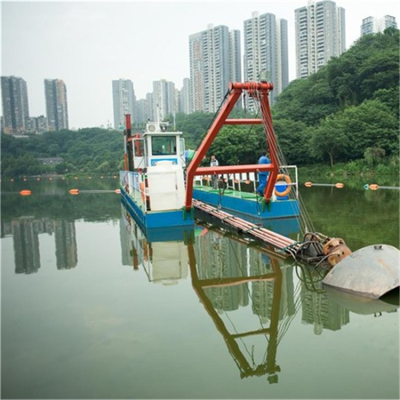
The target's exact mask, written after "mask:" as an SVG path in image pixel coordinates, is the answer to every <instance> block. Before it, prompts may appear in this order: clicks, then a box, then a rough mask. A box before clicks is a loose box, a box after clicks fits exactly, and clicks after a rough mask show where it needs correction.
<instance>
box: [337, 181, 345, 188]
mask: <svg viewBox="0 0 400 400" xmlns="http://www.w3.org/2000/svg"><path fill="white" fill-rule="evenodd" d="M335 187H337V188H338V189H341V188H343V187H344V183H340V182H338V183H337V184H336V185H335Z"/></svg>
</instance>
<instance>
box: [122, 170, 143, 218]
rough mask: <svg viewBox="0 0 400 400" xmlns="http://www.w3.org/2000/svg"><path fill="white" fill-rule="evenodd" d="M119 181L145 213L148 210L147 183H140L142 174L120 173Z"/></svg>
mask: <svg viewBox="0 0 400 400" xmlns="http://www.w3.org/2000/svg"><path fill="white" fill-rule="evenodd" d="M119 180H120V186H121V189H123V190H124V192H125V193H126V194H127V195H128V196H129V197H130V198H131V199H132V200H134V201H135V202H136V204H137V205H138V207H140V208H141V209H142V210H143V211H147V210H148V204H147V201H146V198H148V192H147V188H146V187H145V182H144V181H141V182H140V174H139V173H138V172H132V171H120V173H119Z"/></svg>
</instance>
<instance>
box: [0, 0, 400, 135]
mask: <svg viewBox="0 0 400 400" xmlns="http://www.w3.org/2000/svg"><path fill="white" fill-rule="evenodd" d="M335 3H336V5H337V6H339V7H343V8H344V9H345V11H346V49H349V48H350V47H351V45H352V44H353V42H354V41H355V40H357V39H358V38H359V37H360V28H361V24H362V20H363V19H364V18H367V17H369V16H373V17H376V18H382V17H383V16H384V15H392V16H394V17H395V18H396V20H397V21H399V19H400V18H399V8H398V6H397V3H396V2H395V1H392V0H389V1H384V2H380V3H377V2H372V1H371V2H365V1H359V0H352V1H346V2H345V1H343V0H342V1H335ZM228 4H229V5H228ZM307 4H308V2H307V1H299V0H294V1H290V2H287V1H285V2H277V1H274V2H271V1H269V2H251V3H244V2H233V3H227V2H215V3H214V2H187V1H186V2H148V3H144V2H132V1H131V2H124V3H107V2H96V3H90V2H86V3H79V2H71V3H61V2H60V3H58V2H52V3H45V2H41V3H37V2H23V3H22V2H21V3H20V2H7V3H3V4H2V27H3V28H2V39H3V40H2V43H3V45H2V71H1V75H3V76H11V75H13V76H18V77H21V78H23V79H24V80H25V81H26V82H27V86H28V95H29V110H30V114H31V115H43V114H45V98H44V93H43V86H42V85H43V80H44V79H49V78H51V79H56V78H57V79H62V80H63V81H64V82H66V84H67V86H68V107H69V110H68V111H69V120H70V121H69V126H70V127H71V128H82V127H89V126H100V125H104V126H107V123H108V122H109V123H110V122H112V121H113V106H112V93H111V90H110V82H111V81H112V80H117V79H129V80H131V81H132V82H133V85H134V90H135V94H136V98H137V100H140V99H144V98H146V94H147V93H149V92H151V91H152V85H153V82H154V81H160V80H163V79H165V80H167V81H170V82H173V83H174V84H175V87H176V88H177V89H178V90H180V89H181V88H182V86H183V80H184V79H185V78H188V77H189V76H190V70H189V36H190V35H191V34H194V33H196V32H200V31H204V30H205V29H207V26H208V25H209V24H213V25H214V26H219V25H226V26H227V27H228V28H229V30H235V29H237V30H240V32H241V34H242V38H241V39H242V51H243V24H244V21H245V20H246V19H249V18H251V15H252V13H253V12H254V11H257V12H259V13H260V14H263V13H272V14H275V15H276V17H277V18H280V19H286V20H287V21H288V38H289V81H292V80H293V79H295V78H296V60H295V27H294V18H295V9H297V8H301V7H304V6H306V5H307ZM155 7H157V8H158V10H156V9H155ZM156 11H157V12H156ZM228 11H229V12H228ZM27 57H28V62H26V61H27Z"/></svg>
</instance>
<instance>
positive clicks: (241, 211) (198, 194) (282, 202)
mask: <svg viewBox="0 0 400 400" xmlns="http://www.w3.org/2000/svg"><path fill="white" fill-rule="evenodd" d="M193 199H195V200H199V201H202V202H203V203H206V204H209V205H212V206H215V207H220V208H223V209H224V210H226V211H228V212H232V213H234V214H238V215H239V216H242V217H244V218H246V219H248V220H252V221H256V222H258V221H262V220H267V219H278V218H292V217H298V216H299V214H300V208H299V202H298V200H296V199H289V198H288V197H283V198H282V199H280V198H277V199H276V200H275V201H271V202H269V203H268V204H266V203H265V201H264V199H263V198H262V197H260V196H258V195H257V194H255V193H251V192H243V191H239V190H234V189H231V188H229V189H226V190H225V191H224V190H222V189H214V188H213V187H211V186H200V185H199V186H194V187H193Z"/></svg>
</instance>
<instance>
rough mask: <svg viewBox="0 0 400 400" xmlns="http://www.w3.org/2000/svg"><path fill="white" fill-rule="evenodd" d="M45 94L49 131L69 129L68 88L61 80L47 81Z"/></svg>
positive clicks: (45, 81)
mask: <svg viewBox="0 0 400 400" xmlns="http://www.w3.org/2000/svg"><path fill="white" fill-rule="evenodd" d="M44 94H45V99H46V113H47V123H48V127H49V131H60V130H62V129H68V103H67V87H66V85H65V83H64V81H63V80H61V79H45V80H44Z"/></svg>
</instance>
